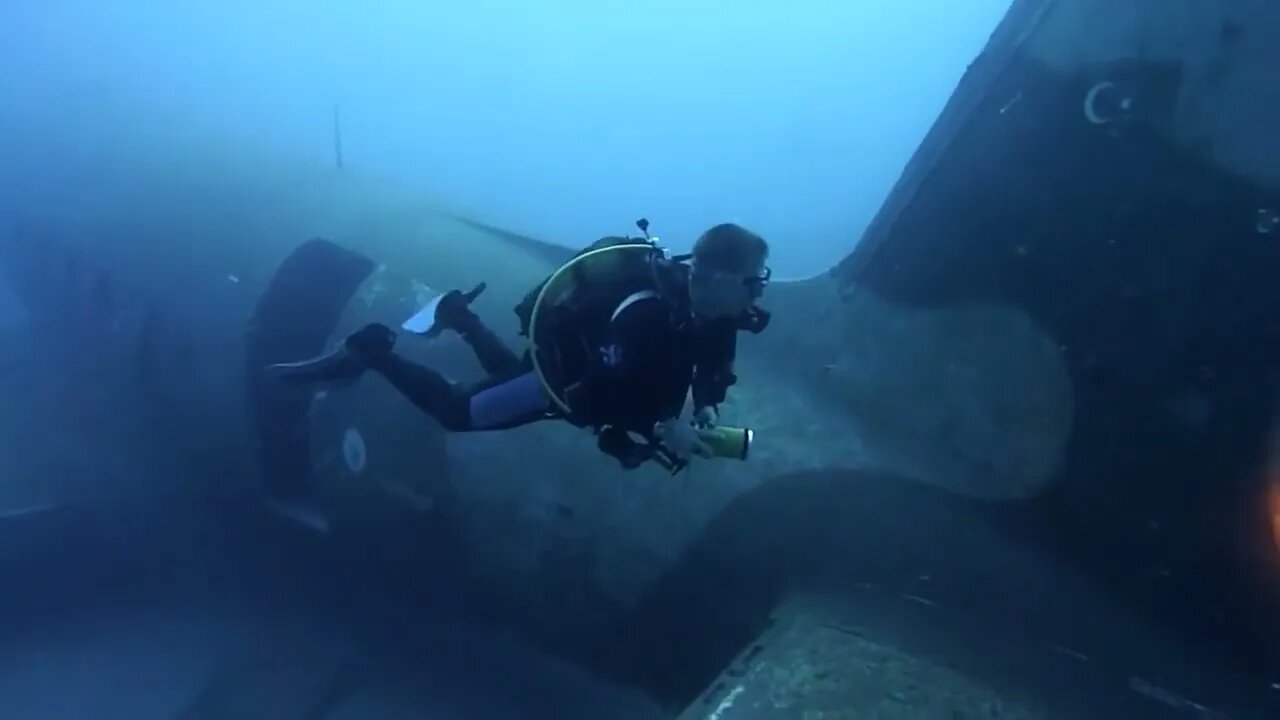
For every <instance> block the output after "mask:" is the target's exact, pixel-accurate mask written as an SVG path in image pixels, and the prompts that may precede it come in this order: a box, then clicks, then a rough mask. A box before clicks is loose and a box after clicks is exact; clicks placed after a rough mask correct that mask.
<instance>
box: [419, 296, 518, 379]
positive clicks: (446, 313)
mask: <svg viewBox="0 0 1280 720" xmlns="http://www.w3.org/2000/svg"><path fill="white" fill-rule="evenodd" d="M482 289H483V286H481V287H478V288H476V290H472V291H471V292H470V293H466V294H464V293H462V292H459V291H457V290H453V291H451V292H449V293H447V294H446V295H445V296H444V297H443V298H441V299H440V304H439V305H438V306H437V307H436V322H437V323H438V324H440V326H441V327H445V328H448V329H450V330H453V331H454V332H456V333H458V334H459V335H461V336H462V339H463V340H465V341H466V343H467V345H470V346H471V351H472V352H474V353H475V355H476V359H477V360H479V361H480V367H482V368H484V371H485V372H486V373H487V374H488V375H489V376H491V377H510V376H512V375H515V374H517V373H518V372H519V371H520V358H518V357H517V356H516V354H515V353H514V352H512V351H511V349H510V348H508V347H507V346H506V345H504V344H503V342H502V341H501V340H499V339H498V336H497V335H495V334H494V333H493V331H492V330H490V329H489V328H488V326H486V325H485V324H484V322H483V321H482V320H481V319H480V316H479V315H476V314H475V313H474V312H472V311H471V308H470V303H471V301H472V300H474V299H475V296H476V295H479V291H480V290H482Z"/></svg>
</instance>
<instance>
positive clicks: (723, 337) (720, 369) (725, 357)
mask: <svg viewBox="0 0 1280 720" xmlns="http://www.w3.org/2000/svg"><path fill="white" fill-rule="evenodd" d="M698 350H699V352H698V365H697V367H696V368H695V369H694V375H693V405H694V409H695V411H696V412H699V413H701V412H703V411H704V410H705V409H706V408H712V409H713V410H714V409H716V407H717V406H718V405H720V403H722V402H724V401H725V398H726V397H727V396H728V394H729V388H730V387H732V386H733V385H734V383H736V382H738V376H737V375H735V374H734V373H733V361H734V359H735V358H736V357H737V353H738V329H737V327H736V326H734V325H733V324H731V323H727V322H726V323H717V324H716V325H714V326H712V327H709V328H707V329H706V330H705V331H704V333H703V335H702V342H701V343H700V344H699V348H698Z"/></svg>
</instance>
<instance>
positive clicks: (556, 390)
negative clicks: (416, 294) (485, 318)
mask: <svg viewBox="0 0 1280 720" xmlns="http://www.w3.org/2000/svg"><path fill="white" fill-rule="evenodd" d="M636 225H637V226H638V227H639V228H640V230H641V232H643V233H644V237H643V238H626V237H606V238H603V239H601V240H599V241H597V242H595V243H593V244H592V245H590V246H589V247H587V248H586V249H584V250H582V251H579V252H578V253H577V254H576V255H575V256H574V257H573V258H572V259H570V261H569V262H568V263H566V264H565V265H564V266H562V267H561V268H560V269H559V270H557V271H556V272H555V273H553V274H552V275H551V276H550V277H548V278H547V279H546V280H544V281H543V282H542V283H541V284H540V285H539V286H537V287H535V288H534V289H533V290H531V291H530V292H529V293H528V295H526V297H525V299H524V301H523V302H521V303H520V304H519V305H518V306H517V307H516V308H515V312H516V314H517V316H518V317H519V318H520V321H521V334H522V335H524V336H527V337H529V339H530V349H529V350H528V351H526V352H525V353H524V355H523V357H518V356H517V355H516V354H515V353H514V352H512V351H511V350H510V349H509V348H507V347H506V346H505V345H504V344H503V343H502V341H501V340H499V339H498V337H497V336H496V335H495V334H494V333H493V332H492V331H491V330H490V329H489V328H488V327H486V326H485V324H484V323H483V322H482V321H481V320H480V318H479V316H478V315H476V314H475V313H474V312H472V310H471V309H470V307H469V306H470V304H471V303H472V302H473V301H474V300H475V298H476V297H477V296H478V295H479V294H480V293H481V292H483V290H484V287H485V286H484V285H483V284H481V285H480V286H478V287H477V288H475V289H474V290H472V291H470V292H467V293H463V292H461V291H458V290H453V291H450V292H448V293H446V294H445V295H444V296H442V297H441V298H440V299H439V301H438V303H437V305H436V308H435V316H434V326H433V328H432V330H431V334H434V333H436V332H439V331H441V330H452V331H453V332H456V333H457V334H458V335H460V336H461V337H462V339H463V340H465V341H466V342H467V344H468V345H469V346H470V347H471V348H472V350H473V352H474V353H475V355H476V357H477V359H478V360H479V361H480V365H481V366H482V367H483V368H484V371H485V372H486V373H487V374H488V378H486V379H485V380H483V381H481V382H480V383H478V384H474V385H470V386H463V385H457V384H454V383H452V382H450V381H449V380H447V379H446V378H445V377H444V376H443V375H441V374H440V373H438V372H436V371H435V370H433V369H431V368H429V367H425V366H423V365H420V364H418V363H415V362H413V361H411V360H408V359H406V358H404V357H402V356H401V355H398V354H396V353H395V352H394V346H395V342H396V333H395V332H394V331H393V330H391V329H390V328H388V327H386V326H385V325H380V324H370V325H366V326H365V327H363V328H361V329H360V330H357V331H356V332H355V333H353V334H351V335H350V336H348V337H347V338H346V340H345V341H344V342H343V344H342V346H341V347H340V348H339V349H338V350H336V351H335V352H333V353H331V354H329V355H326V356H324V357H321V358H317V359H315V360H310V361H304V362H300V363H286V364H279V365H272V366H270V367H269V368H268V372H269V373H270V374H271V375H273V376H275V377H276V378H277V379H279V380H280V381H283V382H287V383H296V384H310V383H319V382H324V383H327V382H334V381H343V380H354V379H355V378H357V377H359V376H360V375H362V374H363V373H364V372H365V371H366V370H372V371H373V372H375V373H377V374H379V375H381V376H382V377H383V378H385V379H386V380H387V381H388V382H390V383H391V385H392V386H394V387H395V388H396V389H397V390H398V391H399V392H400V393H401V394H402V395H403V396H404V397H406V398H407V399H408V400H410V401H411V402H412V403H414V404H415V405H417V406H418V407H419V408H420V409H422V410H423V411H424V412H426V413H427V414H428V415H430V416H432V417H433V418H435V419H436V420H437V421H438V422H439V423H440V425H441V426H443V427H444V428H445V429H446V430H449V431H452V432H471V431H488V430H503V429H509V428H514V427H519V426H522V425H526V424H529V423H532V422H537V421H540V420H544V419H556V418H558V419H563V420H566V421H568V422H569V423H571V424H573V425H576V426H578V427H584V428H590V429H592V430H593V431H594V432H595V433H596V435H597V438H598V439H597V445H598V447H599V448H600V449H601V450H602V451H603V452H605V453H606V454H609V455H611V456H613V457H614V458H616V459H617V460H618V461H619V462H620V463H621V464H622V466H623V467H624V468H628V469H630V468H635V467H638V466H640V465H641V464H643V463H644V462H646V461H649V460H654V461H656V462H658V463H659V464H661V465H662V466H663V467H666V468H667V469H668V470H670V471H671V472H673V473H675V472H678V471H679V470H680V469H682V468H683V467H685V466H686V465H687V463H688V462H689V461H690V460H691V459H692V458H693V457H695V456H701V457H713V456H717V455H721V456H723V455H728V454H740V455H741V457H742V458H743V459H745V456H746V448H747V444H748V443H749V442H750V431H747V430H739V429H732V430H733V432H731V433H729V434H728V436H726V435H725V434H724V433H722V432H720V430H719V429H718V427H717V424H716V423H717V421H718V414H719V411H718V406H719V405H720V404H721V403H722V402H724V400H725V397H726V395H727V392H728V389H729V387H730V386H732V385H733V384H734V383H735V382H736V381H737V378H736V376H735V375H734V373H733V363H734V358H735V355H736V349H737V334H738V332H740V331H743V330H745V331H748V332H752V333H759V332H761V331H762V330H764V328H765V326H766V325H767V324H768V321H769V314H768V313H767V312H766V311H765V310H763V309H761V308H758V307H756V302H757V301H758V300H759V299H760V297H761V296H762V294H763V292H764V289H765V286H766V285H767V284H768V282H769V276H770V271H769V268H768V266H767V265H766V260H767V259H768V254H769V246H768V244H767V243H766V242H765V240H764V239H763V238H761V237H760V236H759V235H756V234H755V233H752V232H750V231H748V230H746V229H744V228H742V227H740V226H738V225H735V224H729V223H726V224H721V225H716V226H715V227H712V228H711V229H709V230H707V231H706V232H705V233H703V234H702V235H701V236H700V237H699V238H698V240H697V241H696V242H695V244H694V246H693V251H692V252H691V253H690V254H688V255H682V256H676V257H671V256H669V255H668V253H667V252H666V251H665V250H663V249H662V248H661V247H659V246H658V244H657V240H656V239H655V238H651V237H650V236H649V232H648V226H649V224H648V221H647V220H643V219H641V220H639V221H637V223H636ZM690 393H692V396H693V407H694V413H693V417H692V419H690V418H688V417H683V418H682V415H683V414H684V409H685V405H686V401H687V399H688V397H689V395H690ZM726 437H729V442H728V446H729V449H726V448H725V442H723V441H724V440H725V439H726Z"/></svg>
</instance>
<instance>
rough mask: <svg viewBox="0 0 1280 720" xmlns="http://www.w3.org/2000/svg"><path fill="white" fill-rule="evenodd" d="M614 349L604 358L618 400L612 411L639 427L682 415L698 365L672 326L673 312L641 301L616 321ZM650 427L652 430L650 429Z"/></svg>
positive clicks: (613, 401)
mask: <svg viewBox="0 0 1280 720" xmlns="http://www.w3.org/2000/svg"><path fill="white" fill-rule="evenodd" d="M612 338H613V346H612V347H610V348H608V349H605V350H603V352H604V353H607V354H609V355H611V357H608V358H603V359H604V362H605V364H606V365H609V366H610V367H609V372H608V374H609V375H610V376H611V377H612V378H613V379H614V381H615V382H613V383H610V385H611V386H612V388H613V391H614V396H613V397H612V398H610V402H611V403H612V409H613V411H614V412H616V413H618V414H619V415H621V416H625V417H627V418H629V419H630V420H631V421H632V422H633V423H634V425H633V426H634V427H639V426H648V427H651V426H652V424H653V423H654V422H657V421H659V420H663V419H666V418H670V417H675V416H677V415H679V414H680V411H681V409H682V408H683V407H684V404H685V400H686V398H687V396H688V393H689V381H690V379H691V374H692V368H691V365H692V363H691V362H690V360H692V358H691V357H690V355H689V353H688V352H685V351H682V350H681V347H680V338H679V337H678V335H677V334H676V332H675V331H674V329H673V328H672V325H671V309H670V307H669V306H668V305H667V304H666V303H665V302H661V301H640V302H636V303H635V304H633V305H631V306H630V307H628V308H627V309H626V310H625V311H624V312H622V313H620V314H619V315H618V316H617V317H616V318H614V319H613V321H612ZM648 427H647V428H646V429H648Z"/></svg>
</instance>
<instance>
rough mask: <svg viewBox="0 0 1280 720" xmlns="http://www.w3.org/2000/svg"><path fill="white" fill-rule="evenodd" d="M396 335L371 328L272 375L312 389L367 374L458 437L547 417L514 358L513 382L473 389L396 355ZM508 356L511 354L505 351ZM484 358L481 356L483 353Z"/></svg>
mask: <svg viewBox="0 0 1280 720" xmlns="http://www.w3.org/2000/svg"><path fill="white" fill-rule="evenodd" d="M395 341H396V334H395V332H394V331H392V330H391V329H390V328H388V327H386V326H385V325H378V324H372V325H366V326H365V327H363V328H361V329H360V330H357V331H356V332H354V333H352V334H351V335H350V336H348V337H347V339H346V341H345V342H344V343H343V346H342V348H341V349H339V351H337V352H335V353H332V354H330V355H328V356H325V357H323V358H318V359H316V360H312V361H308V362H304V363H294V364H286V365H274V366H272V367H271V368H269V369H268V370H269V371H270V372H271V373H272V374H273V375H275V376H276V377H277V378H279V379H280V380H283V381H286V382H291V383H298V384H309V383H313V382H321V381H332V380H337V379H351V378H354V377H358V376H359V375H361V374H362V373H363V372H364V371H365V370H366V369H368V370H373V371H374V372H376V373H378V374H379V375H381V376H382V377H384V378H386V379H387V382H390V383H391V385H392V386H393V387H395V388H396V389H397V390H399V391H400V394H401V395H403V396H405V398H407V399H408V400H409V401H410V402H412V403H413V404H414V405H416V406H418V408H419V409H421V410H422V411H423V412H425V413H427V414H428V415H430V416H431V417H433V418H435V419H436V421H438V422H439V423H440V424H441V425H442V426H444V427H445V428H446V429H448V430H452V431H454V432H466V431H470V430H499V429H505V428H511V427H516V426H519V425H525V424H527V423H530V422H534V421H536V420H540V419H542V418H544V417H546V411H547V408H548V399H547V396H546V395H545V393H544V392H543V389H542V383H541V381H540V380H539V379H538V377H537V375H536V374H534V373H533V372H532V371H531V370H530V371H526V372H525V373H524V374H520V371H521V370H522V369H524V367H523V365H522V364H521V362H520V360H518V359H516V358H515V356H514V355H513V356H512V357H511V358H510V359H509V360H506V359H504V360H503V362H502V363H501V369H503V370H504V372H507V373H511V374H512V375H511V376H509V377H498V378H490V379H489V380H486V381H485V382H483V383H481V384H480V385H477V386H476V387H475V388H474V389H468V388H465V387H460V386H458V385H455V384H453V383H451V382H449V380H448V379H447V378H445V377H444V376H443V375H441V374H440V373H438V372H436V371H435V370H433V369H431V368H429V367H426V366H424V365H419V364H418V363H415V362H413V361H412V360H409V359H407V358H404V357H401V356H399V355H396V354H395V353H394V352H393V351H392V349H393V348H394V346H395ZM504 350H505V348H504ZM477 354H479V353H477Z"/></svg>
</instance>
